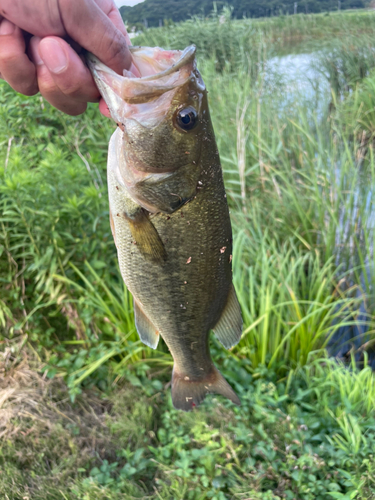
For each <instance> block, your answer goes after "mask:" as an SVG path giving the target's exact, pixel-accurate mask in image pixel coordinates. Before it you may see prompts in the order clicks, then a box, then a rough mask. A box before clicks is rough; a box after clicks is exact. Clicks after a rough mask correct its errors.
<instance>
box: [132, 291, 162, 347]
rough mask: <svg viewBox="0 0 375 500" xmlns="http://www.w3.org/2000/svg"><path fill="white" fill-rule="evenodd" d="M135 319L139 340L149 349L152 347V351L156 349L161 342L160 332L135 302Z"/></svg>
mask: <svg viewBox="0 0 375 500" xmlns="http://www.w3.org/2000/svg"><path fill="white" fill-rule="evenodd" d="M134 317H135V326H136V328H137V332H138V335H139V338H140V339H141V340H142V342H143V343H144V344H146V345H148V347H151V349H156V347H157V345H158V342H159V336H160V335H159V332H158V331H157V329H156V328H155V326H154V325H153V324H152V323H151V321H150V320H149V319H148V317H147V316H146V314H145V313H144V312H143V310H142V308H141V307H140V306H139V305H138V304H137V302H136V301H135V300H134Z"/></svg>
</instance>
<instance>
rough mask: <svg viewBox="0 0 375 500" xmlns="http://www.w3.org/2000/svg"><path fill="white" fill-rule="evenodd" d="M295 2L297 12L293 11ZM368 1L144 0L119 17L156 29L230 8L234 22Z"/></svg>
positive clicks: (367, 1) (357, 6)
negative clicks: (214, 10) (162, 25)
mask: <svg viewBox="0 0 375 500" xmlns="http://www.w3.org/2000/svg"><path fill="white" fill-rule="evenodd" d="M295 3H296V4H297V5H296V12H295ZM369 4H370V0H341V1H338V0H299V1H297V2H295V1H294V0H283V1H280V0H262V2H259V0H227V1H225V0H217V1H215V2H213V1H212V0H189V1H184V2H181V0H145V1H144V2H141V3H139V4H137V5H135V6H134V7H128V6H125V5H124V6H122V7H121V8H120V12H121V15H122V17H123V19H124V21H125V23H126V24H129V26H133V25H136V26H140V25H143V24H144V23H146V25H147V26H159V24H163V23H165V22H170V21H173V22H179V21H186V20H188V19H190V18H191V17H194V16H209V15H210V13H211V12H212V9H213V8H215V9H216V10H217V11H218V12H220V11H221V10H222V9H223V7H230V8H231V9H232V15H233V17H234V18H236V19H242V18H243V17H265V16H279V15H288V14H296V13H303V14H312V13H317V12H328V11H337V10H340V9H342V10H345V9H360V8H364V7H367V6H368V5H369Z"/></svg>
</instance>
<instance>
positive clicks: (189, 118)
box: [176, 106, 198, 131]
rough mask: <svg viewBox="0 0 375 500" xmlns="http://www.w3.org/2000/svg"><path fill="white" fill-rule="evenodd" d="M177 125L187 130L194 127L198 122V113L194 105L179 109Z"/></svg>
mask: <svg viewBox="0 0 375 500" xmlns="http://www.w3.org/2000/svg"><path fill="white" fill-rule="evenodd" d="M176 121H177V125H178V126H179V127H180V128H181V129H182V130H185V131H188V130H191V129H193V128H194V127H195V126H196V125H197V123H198V113H197V112H196V110H195V109H194V108H193V106H188V107H187V108H184V109H181V110H180V111H178V113H177V116H176Z"/></svg>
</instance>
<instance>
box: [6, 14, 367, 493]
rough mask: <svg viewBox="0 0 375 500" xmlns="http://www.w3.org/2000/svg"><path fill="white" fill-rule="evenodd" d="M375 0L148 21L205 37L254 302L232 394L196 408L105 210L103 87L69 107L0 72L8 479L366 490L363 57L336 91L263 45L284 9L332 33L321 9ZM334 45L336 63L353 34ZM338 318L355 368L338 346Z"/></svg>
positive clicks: (240, 269) (207, 70)
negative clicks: (277, 63) (185, 406)
mask: <svg viewBox="0 0 375 500" xmlns="http://www.w3.org/2000/svg"><path fill="white" fill-rule="evenodd" d="M339 16H342V17H339ZM345 16H347V17H345ZM361 16H362V17H361ZM366 16H367V17H366ZM371 16H372V14H370V13H369V14H361V15H359V14H356V13H346V14H337V17H336V15H335V16H326V17H324V16H308V19H307V18H306V19H305V18H302V17H300V16H295V19H296V20H295V21H294V20H293V19H289V18H288V19H285V20H274V19H271V20H269V21H268V22H269V25H267V23H266V22H265V21H257V23H258V24H257V25H256V24H255V22H254V23H250V22H249V23H248V24H247V21H239V22H238V24H235V23H234V22H232V21H229V20H228V21H227V22H226V23H221V24H220V22H219V21H218V20H215V19H213V20H210V21H207V22H203V21H199V22H198V21H197V22H196V23H195V24H194V23H190V24H189V23H184V24H182V25H179V26H176V27H174V28H173V29H170V28H166V29H163V30H160V31H158V30H150V31H148V32H146V33H145V34H144V35H143V36H144V37H149V38H147V39H143V40H142V43H146V42H147V43H149V44H150V45H152V44H159V45H166V46H168V45H173V44H176V46H177V47H178V46H179V44H180V45H181V46H182V45H187V44H188V43H190V42H195V43H196V44H197V46H198V48H199V49H200V56H199V67H200V69H201V72H202V75H203V78H204V81H205V83H206V86H207V88H208V90H209V100H210V109H211V114H212V120H213V123H214V127H215V133H216V139H217V144H218V147H219V150H220V155H221V159H222V164H223V169H224V177H225V183H226V189H227V195H228V202H229V205H230V209H231V217H232V224H233V229H234V236H235V238H234V252H233V273H234V283H235V286H236V289H237V293H238V296H239V300H240V303H241V307H242V311H243V317H244V334H243V338H242V340H241V342H240V344H239V345H238V346H236V347H235V348H234V349H232V350H231V351H229V352H228V351H225V350H224V349H222V348H221V347H220V346H219V344H218V343H217V342H216V341H215V340H214V339H212V341H211V345H212V352H213V357H214V359H215V362H216V363H217V365H218V366H219V367H220V368H221V370H222V371H223V372H224V373H225V375H226V377H227V378H228V380H229V381H230V382H231V383H232V384H233V385H234V387H235V389H236V391H238V393H239V395H240V397H241V399H242V401H243V406H242V407H241V408H239V409H237V408H233V407H232V406H231V405H230V404H229V403H227V402H224V401H222V400H221V399H219V398H217V399H214V398H211V400H210V401H207V403H205V405H204V406H203V407H202V409H199V410H198V411H197V412H194V414H193V416H192V415H182V414H181V413H179V412H176V411H175V410H173V408H172V406H171V402H170V395H169V390H170V389H169V385H168V384H169V380H170V374H171V366H172V360H171V358H170V355H169V353H168V352H167V350H166V349H165V346H164V345H163V344H162V345H160V347H159V348H158V350H157V351H152V350H150V349H148V348H146V347H145V346H143V345H142V344H141V343H140V341H139V339H138V336H137V334H136V332H135V328H134V321H133V311H132V299H131V296H130V294H129V293H128V292H127V291H126V289H125V288H124V286H123V283H122V280H121V277H120V274H119V271H118V266H117V262H116V253H115V247H114V244H113V241H112V236H111V234H110V228H109V224H108V200H107V194H106V175H105V170H106V152H107V145H108V139H109V137H110V134H111V132H112V130H113V126H112V125H111V124H110V123H109V122H108V121H106V120H104V119H103V118H102V117H100V116H99V113H98V111H97V109H96V108H95V107H94V106H91V107H89V110H88V112H87V113H86V114H85V115H84V116H82V117H79V118H72V117H68V116H64V115H62V114H61V113H59V112H57V111H56V110H54V109H52V108H51V107H50V106H49V105H48V104H47V103H46V102H44V101H43V100H41V99H39V97H37V98H28V97H22V96H17V95H16V94H15V93H13V92H12V91H11V90H9V89H8V87H7V86H6V84H5V83H4V82H0V87H1V88H0V115H1V116H0V143H1V148H0V207H1V208H0V282H1V295H0V329H1V330H0V332H1V333H0V346H1V358H0V374H2V375H4V377H3V379H2V382H1V385H0V391H1V392H0V402H1V404H0V435H2V436H3V437H4V440H3V443H2V444H1V445H0V470H1V474H0V491H4V492H5V494H6V495H7V496H8V498H10V499H15V500H16V499H17V500H18V499H19V498H23V496H25V495H26V496H29V497H30V498H33V499H34V498H35V499H41V500H42V499H45V498H49V499H50V498H56V499H62V498H64V499H67V498H68V499H82V500H86V499H91V498H94V497H97V498H103V499H104V498H106V499H107V498H108V499H117V498H129V499H130V498H152V499H157V498H162V499H163V500H164V499H168V498H171V499H172V498H181V499H186V498H189V499H190V498H191V499H203V498H213V499H219V500H224V499H229V498H238V499H240V498H254V499H256V498H262V499H264V498H265V499H267V498H269V499H272V500H277V499H280V498H287V499H290V500H292V499H294V498H296V499H298V500H299V499H306V500H310V499H311V500H313V499H318V500H323V499H324V500H326V499H328V498H342V499H349V498H352V499H354V498H356V499H366V500H368V499H370V498H372V497H374V491H375V487H374V484H373V479H372V476H373V470H372V468H373V465H372V456H373V453H374V446H375V440H374V437H373V428H374V422H373V410H374V389H373V386H374V385H373V382H374V380H373V375H372V372H371V369H370V367H369V366H368V359H369V360H370V361H369V362H371V360H372V344H373V341H372V339H373V331H374V317H373V311H374V300H373V283H374V265H373V264H374V262H373V259H374V256H373V241H374V234H373V222H372V213H373V203H374V199H373V192H372V189H373V187H374V181H375V164H374V161H375V160H374V155H373V120H372V115H373V110H372V108H373V105H372V102H373V101H372V90H371V89H372V88H373V87H374V78H373V76H372V74H371V65H369V66H368V68H367V69H366V71H365V72H361V71H362V69H359V70H358V71H357V72H356V70H354V73H353V72H352V74H355V75H357V77H358V78H357V80H356V82H354V81H353V83H352V84H351V86H350V88H349V89H346V88H345V84H343V85H341V87H340V89H338V90H337V92H335V87H334V84H333V83H334V79H332V78H331V79H330V83H331V87H332V90H333V93H332V94H330V93H329V92H326V93H325V94H324V93H323V94H321V93H319V92H316V93H314V92H313V93H311V92H310V93H309V94H306V92H305V90H304V89H302V90H301V91H299V90H298V89H296V87H295V86H293V84H292V83H293V82H291V81H289V80H288V78H285V77H284V78H283V77H281V76H280V75H279V74H278V73H277V71H274V70H272V67H269V65H268V64H267V61H268V56H269V55H271V54H274V53H276V52H277V50H279V48H280V44H279V43H278V42H277V49H276V47H275V44H273V42H272V37H270V36H269V33H271V32H272V33H273V35H272V36H275V33H276V32H277V30H276V28H275V26H274V25H273V24H272V23H276V22H279V23H281V22H283V23H285V24H284V25H283V26H284V27H285V26H289V25H288V24H287V23H302V22H309V23H310V25H311V26H318V25H319V26H321V30H322V36H323V32H324V31H325V30H328V28H327V26H328V24H327V25H326V24H324V23H329V22H330V23H331V24H330V25H329V26H330V29H331V31H330V35H329V36H331V37H332V34H333V33H335V30H336V29H339V26H340V25H341V26H344V23H350V24H351V29H352V31H353V33H354V32H355V29H357V30H358V31H361V30H362V28H363V24H361V23H362V19H365V23H367V24H366V26H367V28H368V29H372V28H371V26H372V17H371ZM326 18H327V19H326ZM337 19H339V20H337ZM199 23H202V24H201V25H200V24H199ZM262 23H264V26H263V25H262ZM314 23H315V24H314ZM319 23H320V24H319ZM340 23H341V24H340ZM310 25H309V26H310ZM262 26H263V27H262ZM272 26H273V28H272ZM298 26H300V25H298ZM301 26H302V25H301ZM215 27H216V28H215ZM203 28H204V29H203ZM237 28H238V29H237ZM274 28H275V29H274ZM289 28H290V26H289ZM289 28H288V29H289ZM314 29H315V28H314ZM190 30H192V31H190ZM194 30H196V31H194ZM220 30H223V31H222V32H221V31H220ZM267 30H268V31H267ZM301 30H302V28H301ZM309 30H310V31H309ZM302 31H303V30H302ZM224 32H225V33H226V36H225V37H224V36H222V34H223V33H224ZM279 32H280V33H281V32H282V29H281V27H280V30H279ZM304 33H305V35H306V39H310V40H313V39H314V38H315V36H318V35H317V31H314V30H313V29H312V28H311V29H310V28H308V27H306V26H305V30H304ZM187 34H189V37H192V40H190V38H189V37H188V36H187ZM280 36H281V35H280ZM288 36H289V35H288ZM157 37H158V38H157ZM173 37H175V38H173ZM178 37H180V38H178ZM215 37H216V38H215ZM252 37H253V38H252ZM327 37H328V35H327ZM287 38H288V37H287V36H285V40H286V39H287ZM289 38H290V37H289ZM158 40H159V41H158ZM178 40H179V41H178ZM249 40H250V41H251V42H254V44H253V45H252V46H251V48H249V45H250V43H249ZM362 40H363V38H362ZM255 42H256V43H255ZM220 43H222V45H220ZM210 44H211V45H210ZM213 46H215V47H216V48H215V50H213V51H212V52H211V48H212V47H213ZM357 48H358V45H357V46H356V47H354V48H353V50H357ZM346 50H347V51H349V56H350V57H352V53H350V47H349V48H346ZM323 56H324V57H325V58H326V59H325V60H328V59H329V60H330V61H331V62H332V61H333V62H334V63H335V65H336V67H339V68H341V67H342V65H341V66H340V64H341V62H340V61H342V60H343V57H344V56H343V55H342V52H340V53H338V52H334V51H332V50H330V51H329V52H327V53H325V54H323ZM327 58H328V59H327ZM353 59H355V57H354V58H353V57H352V60H353ZM365 59H366V58H365ZM366 60H367V59H366ZM246 61H247V62H246ZM320 61H322V60H321V59H320ZM267 67H268V68H269V69H267ZM345 67H347V66H345ZM264 68H266V75H267V76H265V73H264V71H263V69H264ZM321 68H322V69H323V68H324V66H323V63H322V62H321ZM347 90H349V91H350V92H349V93H348V92H347ZM360 327H365V328H364V329H366V336H365V337H363V338H362V339H361V342H360V343H354V342H353V340H352V337H353V335H354V334H355V332H357V331H358V329H359V328H360ZM342 332H345V335H346V337H345V339H343V338H340V336H341V334H342ZM333 340H334V341H335V342H336V343H338V345H339V347H340V357H341V358H342V360H343V361H344V362H346V363H349V364H350V363H351V367H350V369H347V368H345V367H344V365H341V364H340V365H338V364H337V363H336V362H334V361H331V360H329V359H327V356H326V348H327V347H330V349H332V342H333ZM367 351H368V353H367ZM359 368H363V369H362V370H360V369H359ZM61 450H64V451H63V452H61ZM348 471H350V472H348Z"/></svg>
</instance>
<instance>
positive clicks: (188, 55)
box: [86, 45, 197, 82]
mask: <svg viewBox="0 0 375 500" xmlns="http://www.w3.org/2000/svg"><path fill="white" fill-rule="evenodd" d="M143 48H144V47H141V46H132V45H131V46H130V47H129V50H130V52H131V54H132V55H133V54H136V53H137V51H140V50H142V49H143ZM196 50H197V48H196V46H195V45H189V46H188V47H186V49H184V50H183V51H182V53H181V55H180V57H179V59H178V60H177V61H176V62H175V63H173V64H172V65H171V66H170V67H169V68H167V69H165V70H164V71H160V72H159V73H155V74H154V75H149V76H141V77H134V80H135V81H142V82H148V81H153V80H158V79H159V78H163V77H165V76H168V75H170V74H172V73H175V72H176V71H179V70H180V69H181V68H182V67H183V66H185V65H186V64H189V63H190V62H193V61H194V58H195V53H196ZM86 60H87V62H88V65H89V67H90V69H91V70H92V71H96V70H98V69H99V70H100V71H104V72H106V73H113V74H115V75H116V76H122V75H119V74H118V73H115V72H114V71H113V70H111V69H110V68H108V67H106V66H105V65H104V64H103V63H102V62H101V61H100V59H98V58H97V57H96V56H95V55H94V54H92V53H90V52H87V54H86ZM122 78H126V77H122Z"/></svg>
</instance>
